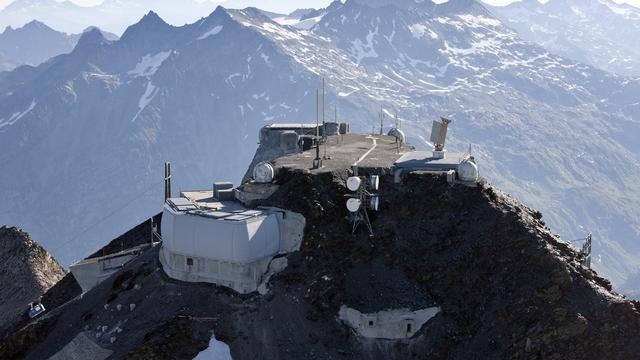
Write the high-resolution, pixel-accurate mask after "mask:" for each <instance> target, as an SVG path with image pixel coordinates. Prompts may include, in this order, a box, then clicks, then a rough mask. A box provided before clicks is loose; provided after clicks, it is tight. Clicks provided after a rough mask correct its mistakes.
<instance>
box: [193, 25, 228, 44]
mask: <svg viewBox="0 0 640 360" xmlns="http://www.w3.org/2000/svg"><path fill="white" fill-rule="evenodd" d="M220 31H222V25H216V26H215V27H214V28H213V29H211V30H209V31H207V32H206V33H204V34H202V35H201V36H200V37H198V40H204V39H206V38H208V37H209V36H213V35H218V34H219V33H220Z"/></svg>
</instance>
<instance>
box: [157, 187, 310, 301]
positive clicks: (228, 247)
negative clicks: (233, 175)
mask: <svg viewBox="0 0 640 360" xmlns="http://www.w3.org/2000/svg"><path fill="white" fill-rule="evenodd" d="M214 194H215V193H214V192H213V191H190V192H183V193H182V194H181V197H179V198H169V199H167V201H166V202H165V205H164V210H163V214H162V240H163V242H162V248H161V249H160V255H159V257H160V262H161V264H162V267H163V269H164V271H165V272H166V273H167V275H169V276H170V277H172V278H174V279H177V280H182V281H188V282H209V283H214V284H218V285H222V286H226V287H229V288H232V289H234V290H235V291H237V292H239V293H243V294H244V293H250V292H253V291H256V290H257V289H258V287H259V286H260V284H261V282H262V281H263V279H264V276H265V274H266V273H267V272H268V271H269V265H270V263H271V261H272V259H273V258H274V256H276V255H279V254H286V253H289V252H292V251H297V250H298V249H299V248H300V244H301V243H302V238H303V235H304V226H305V220H304V217H303V216H302V215H300V214H297V213H293V212H290V211H286V210H282V209H278V208H258V209H248V208H245V207H244V206H243V205H242V203H240V202H238V201H235V200H233V201H226V200H225V201H221V200H220V199H218V198H216V197H214ZM225 196H226V195H225Z"/></svg>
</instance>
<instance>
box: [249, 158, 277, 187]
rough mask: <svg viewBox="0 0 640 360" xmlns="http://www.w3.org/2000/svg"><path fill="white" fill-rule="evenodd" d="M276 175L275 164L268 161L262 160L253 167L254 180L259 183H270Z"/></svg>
mask: <svg viewBox="0 0 640 360" xmlns="http://www.w3.org/2000/svg"><path fill="white" fill-rule="evenodd" d="M274 176H275V172H274V170H273V166H271V164H269V163H268V162H261V163H258V164H257V165H256V166H254V167H253V180H255V182H257V183H270V182H272V181H273V178H274Z"/></svg>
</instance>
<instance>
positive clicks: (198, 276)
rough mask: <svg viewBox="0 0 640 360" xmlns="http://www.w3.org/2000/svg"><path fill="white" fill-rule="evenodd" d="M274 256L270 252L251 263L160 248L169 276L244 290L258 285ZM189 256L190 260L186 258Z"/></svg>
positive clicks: (162, 262) (163, 264) (253, 288)
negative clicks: (178, 252) (177, 252)
mask: <svg viewBox="0 0 640 360" xmlns="http://www.w3.org/2000/svg"><path fill="white" fill-rule="evenodd" d="M271 258H272V257H271V256H269V257H265V258H263V259H260V260H258V261H254V262H251V263H240V262H231V261H222V260H213V259H207V258H203V257H197V256H193V255H182V254H176V253H172V252H171V251H169V250H168V249H167V248H162V249H161V250H160V263H161V264H162V268H163V269H164V271H165V272H166V273H167V275H168V276H169V277H171V278H174V279H177V280H181V281H188V282H208V283H213V284H217V285H221V286H226V287H228V288H231V289H233V290H235V291H237V292H239V293H241V294H247V293H250V292H253V291H256V290H257V289H258V286H259V285H260V283H261V282H262V278H263V276H264V274H265V273H266V272H267V270H268V268H269V263H270V262H271ZM187 259H191V260H190V261H189V262H187ZM189 263H191V264H192V265H189Z"/></svg>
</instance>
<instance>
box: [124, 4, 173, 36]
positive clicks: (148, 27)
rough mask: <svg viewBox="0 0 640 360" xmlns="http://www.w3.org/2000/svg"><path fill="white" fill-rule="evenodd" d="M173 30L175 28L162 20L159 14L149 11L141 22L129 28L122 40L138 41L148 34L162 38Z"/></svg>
mask: <svg viewBox="0 0 640 360" xmlns="http://www.w3.org/2000/svg"><path fill="white" fill-rule="evenodd" d="M172 28H173V26H171V25H169V24H167V23H166V22H165V21H164V20H162V18H161V17H160V16H159V15H158V14H157V13H155V12H154V11H149V12H148V13H147V14H146V15H145V16H143V17H142V18H141V19H140V21H138V22H137V23H135V24H133V25H131V26H129V27H128V28H127V30H125V32H124V34H122V37H121V39H122V40H123V41H136V40H140V38H144V37H145V36H147V35H148V34H155V35H158V36H162V35H163V34H165V33H166V32H167V31H170V30H171V29H172ZM145 34H146V35H145Z"/></svg>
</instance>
